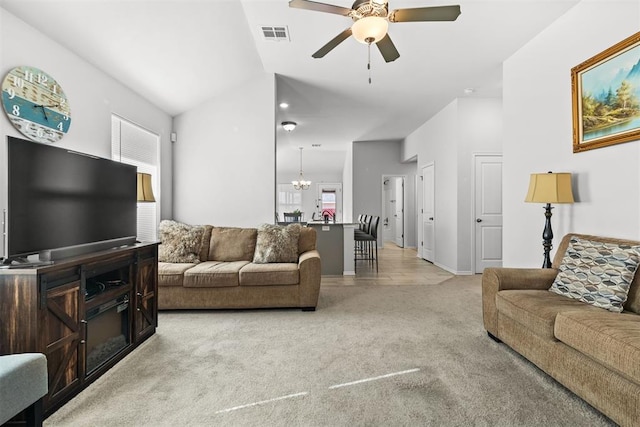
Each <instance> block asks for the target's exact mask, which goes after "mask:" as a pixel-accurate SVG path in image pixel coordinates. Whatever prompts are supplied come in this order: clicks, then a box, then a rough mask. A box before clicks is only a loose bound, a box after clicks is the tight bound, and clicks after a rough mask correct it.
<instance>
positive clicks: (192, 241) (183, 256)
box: [158, 219, 204, 264]
mask: <svg viewBox="0 0 640 427" xmlns="http://www.w3.org/2000/svg"><path fill="white" fill-rule="evenodd" d="M158 231H159V232H160V236H159V237H160V241H161V242H162V244H161V245H160V246H159V247H158V260H159V261H161V262H175V263H195V264H197V263H199V262H200V258H199V253H200V245H201V243H202V235H203V234H204V227H203V226H201V225H188V224H183V223H181V222H177V221H172V220H168V219H166V220H162V221H160V227H159V229H158Z"/></svg>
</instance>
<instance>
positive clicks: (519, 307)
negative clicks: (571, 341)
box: [496, 289, 602, 340]
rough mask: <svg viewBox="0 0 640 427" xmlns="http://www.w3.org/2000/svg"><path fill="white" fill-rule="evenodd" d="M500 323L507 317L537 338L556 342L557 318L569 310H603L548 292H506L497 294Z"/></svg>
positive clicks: (519, 290)
mask: <svg viewBox="0 0 640 427" xmlns="http://www.w3.org/2000/svg"><path fill="white" fill-rule="evenodd" d="M496 307H497V309H498V322H499V321H500V317H501V316H503V315H504V316H507V317H509V318H511V319H513V320H515V321H516V322H518V323H520V324H521V325H523V326H525V327H526V328H528V329H530V330H531V332H533V333H535V334H536V335H538V336H540V337H543V338H547V339H553V340H555V339H556V338H555V336H554V334H553V325H554V322H555V319H556V315H557V314H558V313H560V312H562V311H567V310H577V311H580V310H586V311H591V312H594V311H595V312H600V311H602V310H600V309H598V308H596V307H594V306H592V305H588V304H584V303H582V302H580V301H578V300H575V299H570V298H565V297H563V296H561V295H557V294H554V293H551V292H549V291H547V290H521V289H517V290H504V291H500V292H498V293H497V294H496Z"/></svg>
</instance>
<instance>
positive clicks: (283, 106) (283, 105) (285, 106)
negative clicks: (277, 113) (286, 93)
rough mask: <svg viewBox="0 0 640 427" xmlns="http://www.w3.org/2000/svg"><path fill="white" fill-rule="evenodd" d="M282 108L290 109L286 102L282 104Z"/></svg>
mask: <svg viewBox="0 0 640 427" xmlns="http://www.w3.org/2000/svg"><path fill="white" fill-rule="evenodd" d="M280 108H289V104H287V103H286V102H281V103H280Z"/></svg>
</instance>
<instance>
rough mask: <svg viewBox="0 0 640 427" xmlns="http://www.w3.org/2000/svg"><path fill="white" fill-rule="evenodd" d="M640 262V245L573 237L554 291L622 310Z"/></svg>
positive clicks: (553, 285)
mask: <svg viewBox="0 0 640 427" xmlns="http://www.w3.org/2000/svg"><path fill="white" fill-rule="evenodd" d="M639 262H640V246H629V245H621V244H615V243H604V242H595V241H591V240H584V239H580V238H577V237H573V238H572V239H571V242H570V243H569V247H568V248H567V252H566V253H565V255H564V258H562V263H561V264H560V271H559V272H558V275H557V276H556V279H555V280H554V282H553V284H552V285H551V288H550V289H549V290H550V291H551V292H555V293H557V294H560V295H564V296H567V297H569V298H574V299H577V300H580V301H582V302H585V303H587V304H592V305H595V306H596V307H601V308H604V309H607V310H609V311H614V312H618V313H619V312H621V311H622V309H623V305H624V303H625V301H627V294H628V293H629V286H630V285H631V282H632V281H633V277H634V276H635V273H636V270H637V269H638V263H639Z"/></svg>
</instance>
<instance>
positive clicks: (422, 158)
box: [402, 98, 503, 274]
mask: <svg viewBox="0 0 640 427" xmlns="http://www.w3.org/2000/svg"><path fill="white" fill-rule="evenodd" d="M502 139H503V138H502V102H501V100H500V99H497V98H460V99H456V100H454V101H452V102H451V103H450V104H449V105H447V106H446V107H445V108H443V109H442V110H441V111H440V112H438V114H436V115H435V116H434V117H432V118H431V119H430V120H429V121H427V122H426V123H425V124H423V125H422V126H421V127H420V128H418V129H417V130H416V131H415V132H413V133H412V134H411V135H409V136H408V137H407V138H406V139H405V142H404V144H403V148H402V156H403V157H404V158H411V157H413V156H416V155H417V158H418V160H417V164H418V173H422V167H423V166H425V165H426V164H427V163H430V162H433V163H434V167H435V217H434V218H435V253H434V256H435V258H434V263H435V264H436V265H439V266H441V267H442V268H445V269H446V270H448V271H451V272H453V273H457V274H470V273H471V271H472V270H473V269H472V259H473V245H472V242H473V236H472V233H474V232H475V228H474V224H475V222H474V221H475V219H474V218H473V200H474V199H473V197H474V193H473V176H472V173H473V154H474V153H488V152H491V153H499V152H500V151H501V149H502ZM417 204H418V208H419V207H420V206H422V194H421V193H420V194H418V200H417ZM416 234H417V231H416Z"/></svg>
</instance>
